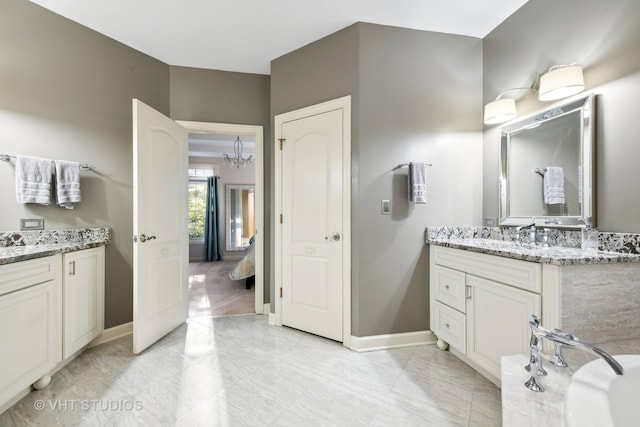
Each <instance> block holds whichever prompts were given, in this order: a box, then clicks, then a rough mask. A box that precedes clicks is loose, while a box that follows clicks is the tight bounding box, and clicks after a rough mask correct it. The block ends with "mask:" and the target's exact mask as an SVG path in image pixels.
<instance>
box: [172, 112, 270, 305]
mask: <svg viewBox="0 0 640 427" xmlns="http://www.w3.org/2000/svg"><path fill="white" fill-rule="evenodd" d="M179 123H180V124H181V125H182V126H184V127H186V128H187V130H188V131H189V183H188V185H189V211H190V212H189V217H190V221H189V224H190V226H189V237H190V239H189V240H190V244H189V261H190V263H189V317H201V316H222V315H231V314H245V313H263V312H264V277H263V265H264V262H263V253H264V252H263V248H264V243H263V237H262V229H263V206H264V202H263V200H264V198H263V172H262V171H263V168H262V152H263V151H262V142H263V141H262V137H263V135H262V127H261V126H251V125H231V124H219V123H204V122H183V121H179ZM225 154H226V155H227V156H228V157H229V158H231V159H233V158H236V159H237V158H238V156H241V157H242V158H243V159H247V158H249V157H250V156H253V161H250V162H243V163H240V164H238V163H237V162H236V164H232V163H230V162H229V161H228V160H226V159H225V156H224V155H225ZM209 176H217V177H218V178H217V179H215V181H216V183H215V184H213V183H212V181H213V180H208V178H207V177H209ZM208 181H209V182H208ZM208 187H209V191H210V192H214V193H215V194H216V195H217V206H216V208H215V209H214V211H215V212H216V214H215V215H217V216H218V219H217V224H218V225H219V228H218V230H217V232H213V233H212V232H211V229H209V230H208V234H209V236H207V237H210V236H211V235H216V234H218V236H217V238H216V242H214V243H213V246H219V247H218V248H217V249H216V250H217V251H219V252H217V254H219V256H215V255H214V256H211V253H210V252H209V257H208V258H209V259H216V260H217V259H219V258H221V260H217V261H207V254H206V252H205V243H204V238H205V235H204V234H205V232H204V228H206V225H205V224H204V223H205V216H206V205H207V189H208ZM210 213H211V211H210ZM209 224H210V222H209ZM209 251H210V249H209Z"/></svg>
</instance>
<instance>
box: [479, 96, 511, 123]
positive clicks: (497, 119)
mask: <svg viewBox="0 0 640 427" xmlns="http://www.w3.org/2000/svg"><path fill="white" fill-rule="evenodd" d="M517 116H518V113H517V111H516V101H515V100H513V99H511V98H505V99H496V100H495V101H492V102H490V103H488V104H487V105H485V106H484V123H485V124H487V125H495V124H498V123H504V122H508V121H509V120H511V119H515V118H516V117H517Z"/></svg>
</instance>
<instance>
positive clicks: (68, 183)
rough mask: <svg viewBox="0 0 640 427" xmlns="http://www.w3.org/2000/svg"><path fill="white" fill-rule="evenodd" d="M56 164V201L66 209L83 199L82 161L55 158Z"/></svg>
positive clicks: (71, 207)
mask: <svg viewBox="0 0 640 427" xmlns="http://www.w3.org/2000/svg"><path fill="white" fill-rule="evenodd" d="M54 163H55V165H56V203H57V205H58V206H61V207H63V208H66V209H73V204H74V203H78V202H79V201H80V200H81V196H80V163H78V162H69V161H66V160H54Z"/></svg>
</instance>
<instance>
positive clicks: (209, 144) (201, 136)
mask: <svg viewBox="0 0 640 427" xmlns="http://www.w3.org/2000/svg"><path fill="white" fill-rule="evenodd" d="M236 138H238V135H227V134H221V133H213V132H189V157H218V158H222V157H223V153H226V154H229V155H230V156H233V154H234V151H233V150H234V144H235V142H236ZM240 141H241V142H242V155H243V157H246V156H247V155H249V154H253V155H255V154H256V140H255V137H254V136H253V135H251V136H249V135H243V136H242V137H240Z"/></svg>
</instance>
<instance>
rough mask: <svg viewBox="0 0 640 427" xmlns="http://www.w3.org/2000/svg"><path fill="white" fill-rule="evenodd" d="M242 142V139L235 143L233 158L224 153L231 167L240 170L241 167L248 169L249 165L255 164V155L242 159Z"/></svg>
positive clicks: (225, 159)
mask: <svg viewBox="0 0 640 427" xmlns="http://www.w3.org/2000/svg"><path fill="white" fill-rule="evenodd" d="M242 149H243V147H242V141H240V137H237V138H236V142H234V143H233V157H231V156H229V155H228V154H226V153H224V161H225V162H227V164H228V165H229V166H230V167H236V168H238V169H240V166H242V167H246V166H247V165H248V164H249V163H253V160H254V158H253V154H249V155H248V156H247V157H242Z"/></svg>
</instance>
